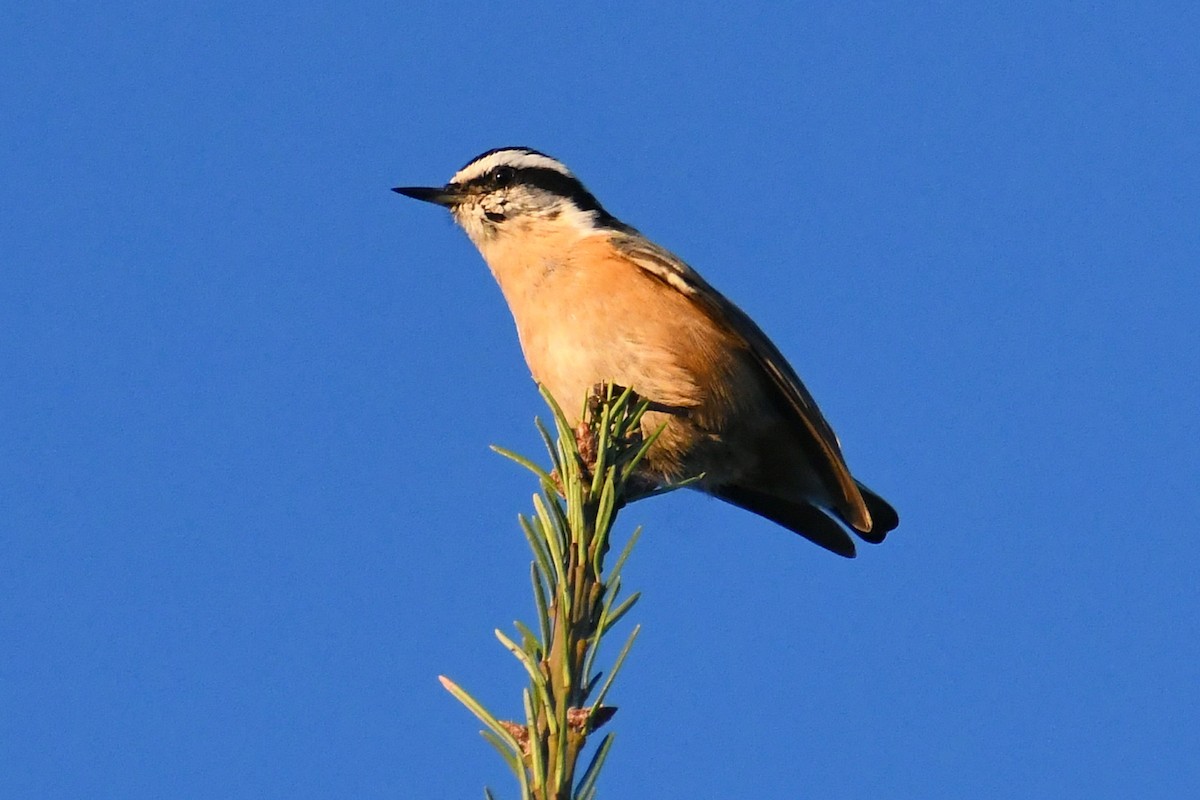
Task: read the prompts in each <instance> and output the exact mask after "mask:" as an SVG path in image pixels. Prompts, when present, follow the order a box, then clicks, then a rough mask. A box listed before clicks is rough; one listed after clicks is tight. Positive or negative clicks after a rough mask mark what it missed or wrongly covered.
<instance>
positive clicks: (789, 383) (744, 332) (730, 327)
mask: <svg viewBox="0 0 1200 800" xmlns="http://www.w3.org/2000/svg"><path fill="white" fill-rule="evenodd" d="M613 241H614V244H616V246H617V247H618V248H619V249H620V250H621V251H622V252H623V253H624V254H625V255H626V256H627V257H628V258H629V259H630V260H631V261H632V262H633V263H634V264H636V265H637V266H638V267H640V268H641V269H643V270H645V271H646V272H647V273H649V274H650V275H652V276H653V277H655V278H657V279H658V280H661V281H662V282H663V283H665V284H667V285H668V286H670V287H671V288H672V289H674V290H676V291H678V292H681V293H683V294H684V295H686V296H687V297H689V298H690V299H691V300H692V301H693V302H695V303H696V305H697V306H698V307H699V308H701V309H702V310H703V311H704V312H705V313H706V314H707V315H708V317H709V318H710V319H712V320H713V322H715V323H716V324H718V325H720V326H721V327H722V328H724V329H725V330H727V331H729V332H730V333H732V334H733V335H734V336H735V337H736V338H739V339H741V340H742V341H743V342H745V343H746V348H747V350H748V351H749V352H750V353H751V354H752V355H753V357H754V359H755V360H756V361H757V362H758V364H759V365H760V366H761V367H762V368H763V370H764V371H765V372H766V373H767V374H768V375H770V376H771V379H772V382H773V383H774V385H775V387H776V388H777V389H778V390H779V392H780V393H781V394H782V395H783V397H784V398H785V399H786V401H787V403H788V405H790V406H791V408H792V409H793V410H794V411H795V412H796V416H797V417H798V418H799V420H800V422H801V423H802V424H801V426H800V428H801V430H803V431H804V432H806V433H807V434H808V435H807V437H804V438H805V441H804V444H805V447H806V449H807V450H808V452H809V456H810V458H811V461H812V463H813V466H814V467H815V468H816V469H817V471H818V473H819V474H820V475H821V479H822V481H823V482H824V483H825V485H826V486H827V487H828V488H829V490H830V492H831V493H832V494H833V496H834V498H835V499H837V500H840V502H838V503H837V505H838V511H840V512H841V513H842V515H843V516H844V517H845V519H846V521H847V522H849V523H850V524H851V525H852V526H853V527H854V528H856V529H858V530H860V531H870V530H871V514H870V512H869V511H868V510H867V505H866V503H865V502H864V500H863V496H862V493H861V492H859V490H858V485H857V484H856V483H855V481H854V478H853V477H852V476H851V475H850V469H849V467H847V466H846V461H845V459H844V458H843V457H842V449H841V445H840V444H839V443H838V439H837V435H836V434H835V433H834V432H833V429H832V428H831V427H829V423H828V422H826V421H825V417H824V416H822V415H821V411H820V409H818V408H817V403H816V401H815V400H814V399H813V396H812V395H811V394H809V392H808V389H806V388H805V387H804V383H803V382H802V381H801V380H800V376H799V375H797V374H796V371H795V370H794V369H792V366H791V365H790V364H789V363H788V362H787V359H785V358H784V357H783V354H782V353H780V352H779V348H777V347H776V346H775V345H774V344H773V343H772V342H771V340H770V339H768V338H767V335H766V334H765V333H763V332H762V329H761V328H759V327H758V325H756V324H755V323H754V320H752V319H750V317H749V316H747V315H746V313H745V312H744V311H742V310H741V309H740V308H738V307H737V306H735V305H734V304H733V303H731V302H730V301H729V300H727V299H726V298H725V297H724V295H722V294H721V293H720V292H718V291H717V290H716V289H714V288H713V287H712V286H710V285H709V284H708V282H707V281H705V280H704V279H703V278H701V277H700V275H699V274H697V272H696V271H695V270H694V269H692V268H691V267H689V266H688V265H687V264H686V263H684V262H683V261H682V260H680V259H679V258H677V257H676V256H675V255H674V254H672V253H671V252H670V251H668V250H664V249H663V248H661V247H659V246H658V245H656V244H654V243H652V242H650V241H649V240H648V239H646V238H645V237H643V236H641V235H640V234H636V233H634V234H617V235H615V236H614V237H613Z"/></svg>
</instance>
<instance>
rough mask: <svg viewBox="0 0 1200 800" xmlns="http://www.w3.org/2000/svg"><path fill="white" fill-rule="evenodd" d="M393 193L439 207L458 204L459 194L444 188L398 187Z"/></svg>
mask: <svg viewBox="0 0 1200 800" xmlns="http://www.w3.org/2000/svg"><path fill="white" fill-rule="evenodd" d="M392 191H393V192H395V193H396V194H402V195H404V196H405V197H411V198H412V199H414V200H423V201H425V202H426V203H434V204H436V205H439V206H447V207H449V206H452V205H454V204H455V203H456V202H458V194H457V193H455V192H453V191H450V190H448V189H446V188H445V187H442V186H397V187H396V188H395V189H392Z"/></svg>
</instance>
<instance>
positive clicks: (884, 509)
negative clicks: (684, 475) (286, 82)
mask: <svg viewBox="0 0 1200 800" xmlns="http://www.w3.org/2000/svg"><path fill="white" fill-rule="evenodd" d="M858 489H859V491H860V492H862V496H863V500H864V501H865V502H866V504H867V510H868V511H870V512H871V523H872V524H871V529H870V530H868V531H860V530H857V529H855V528H853V527H850V530H853V531H854V532H855V533H857V534H858V535H859V536H860V537H862V539H863V540H864V541H867V542H870V543H871V544H878V543H880V542H882V541H883V538H884V537H885V536H886V535H887V533H888V531H890V530H892V529H893V528H895V527H896V526H897V525H899V524H900V517H899V516H898V515H897V514H896V511H895V509H893V508H892V507H891V505H889V504H888V502H887V501H886V500H884V499H883V498H882V497H880V496H879V495H877V494H875V493H874V492H872V491H871V490H870V489H868V488H867V487H865V486H863V485H862V484H861V483H859V484H858ZM709 491H711V492H712V494H713V496H714V497H718V498H720V499H722V500H724V501H725V502H727V503H732V504H733V505H735V506H738V507H739V508H744V509H746V510H747V511H751V512H753V513H755V514H758V515H759V516H762V517H766V518H767V519H769V520H771V521H772V522H775V523H778V524H780V525H782V526H783V527H785V528H787V529H788V530H790V531H792V532H793V533H798V534H800V535H801V536H803V537H804V538H805V539H808V540H809V541H810V542H812V543H814V544H818V545H820V546H821V547H824V548H825V549H826V550H829V551H830V552H833V553H837V554H838V555H839V556H844V557H846V558H854V555H855V548H854V540H853V539H851V538H850V535H849V534H848V533H847V532H846V528H845V527H843V525H844V524H845V520H843V519H842V518H841V516H840V515H838V514H837V512H835V511H828V510H826V509H824V508H821V507H820V506H816V505H813V504H812V503H807V502H804V501H795V500H787V499H784V498H782V497H776V496H775V495H772V494H766V493H764V492H758V491H755V490H753V489H747V488H745V487H743V486H721V487H719V488H716V489H710V490H709ZM847 527H849V526H847Z"/></svg>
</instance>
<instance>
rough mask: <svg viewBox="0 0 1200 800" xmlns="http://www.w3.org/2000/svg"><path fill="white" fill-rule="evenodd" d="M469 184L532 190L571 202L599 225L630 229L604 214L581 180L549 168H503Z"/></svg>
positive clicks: (489, 172)
mask: <svg viewBox="0 0 1200 800" xmlns="http://www.w3.org/2000/svg"><path fill="white" fill-rule="evenodd" d="M468 184H469V185H472V186H478V187H480V188H482V189H484V190H485V191H487V190H492V189H499V188H503V187H505V186H517V185H521V186H529V187H531V188H534V189H540V190H541V191H543V192H546V193H547V194H552V195H555V196H557V197H561V198H563V199H565V200H568V201H570V202H571V204H572V205H574V206H575V207H576V208H578V209H579V210H580V211H591V212H595V214H596V221H597V222H598V223H599V224H600V225H603V226H608V227H613V228H617V229H622V230H624V229H626V228H627V227H628V226H626V225H624V223H622V222H620V221H618V220H617V219H616V218H615V217H613V216H612V215H611V214H609V213H608V212H607V211H605V210H604V207H603V206H601V205H600V202H599V201H598V200H597V199H596V197H595V195H593V194H592V193H591V192H589V191H588V190H587V189H585V188H584V186H583V184H582V183H580V182H579V179H578V178H575V177H573V176H571V175H564V174H563V173H561V172H559V171H558V170H556V169H551V168H550V167H512V166H510V165H507V164H501V165H500V166H498V167H496V168H494V169H492V170H490V171H488V172H487V173H485V174H484V175H480V176H479V177H478V178H475V179H473V180H471V181H469V182H468Z"/></svg>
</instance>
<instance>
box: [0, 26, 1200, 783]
mask: <svg viewBox="0 0 1200 800" xmlns="http://www.w3.org/2000/svg"><path fill="white" fill-rule="evenodd" d="M1115 5H1116V7H1112V6H1104V5H1089V4H1077V3H1058V2H1051V3H1037V4H1006V5H1003V6H994V5H978V4H857V3H856V4H846V3H837V4H825V5H806V6H805V7H802V8H799V9H793V10H784V9H779V8H774V7H772V8H767V7H762V8H747V7H734V6H731V5H730V4H727V3H722V4H707V3H687V4H661V5H659V6H657V7H655V8H645V7H642V6H640V5H638V6H634V5H632V4H631V5H629V6H624V7H622V6H617V5H606V6H603V7H601V6H597V7H594V8H592V9H590V10H580V11H572V12H570V13H569V14H568V13H567V12H566V11H565V10H564V8H563V7H560V6H558V5H555V4H525V5H522V6H521V7H520V8H519V10H518V9H516V8H514V7H511V6H510V7H507V8H504V9H502V8H501V7H500V6H496V7H494V8H491V9H483V8H478V9H475V8H469V7H462V6H451V5H447V4H437V5H434V4H429V5H428V6H426V5H418V4H411V3H409V4H392V3H375V4H360V5H359V6H358V7H357V8H355V9H353V10H350V9H347V8H344V7H342V6H340V5H338V4H332V3H329V4H313V3H300V4H293V5H290V6H287V7H284V6H281V5H279V4H277V3H276V4H260V3H255V2H249V3H236V4H235V3H209V4H205V5H204V7H203V9H201V10H186V9H183V8H156V7H153V6H149V5H145V4H103V5H100V6H97V5H96V4H32V3H18V4H17V5H16V6H15V7H11V8H9V9H8V11H7V12H6V14H5V24H4V25H3V26H0V117H2V118H3V120H4V121H3V125H2V128H0V130H2V132H3V136H2V138H3V140H4V146H3V148H0V174H2V175H3V181H0V205H2V209H3V210H2V213H0V245H2V252H3V253H4V257H3V262H4V265H3V283H2V286H3V289H2V291H0V319H2V320H3V323H2V324H3V331H4V335H3V336H2V337H0V376H2V380H0V419H2V420H3V423H2V424H0V564H3V568H2V569H0V643H2V644H0V795H2V796H4V797H13V798H18V797H30V798H34V797H36V798H58V797H62V798H76V797H90V798H109V797H111V798H140V797H147V798H150V797H176V798H191V797H195V798H209V797H246V798H270V797H280V798H282V797H287V798H301V797H305V798H306V797H313V798H317V797H363V798H373V797H379V798H384V797H479V796H481V794H480V789H481V787H482V786H483V785H484V784H485V783H486V784H489V785H491V786H493V787H494V788H496V789H497V790H498V791H499V793H500V794H501V796H507V797H512V796H514V795H515V788H514V785H513V782H512V780H511V778H510V777H509V776H508V775H507V773H506V770H505V769H504V767H503V765H502V764H501V762H500V761H499V759H498V758H497V757H496V756H495V754H494V753H493V752H491V750H490V748H488V747H487V745H486V744H485V743H484V742H483V741H482V740H481V739H479V737H478V735H477V734H476V730H477V728H478V726H477V725H476V723H475V721H474V720H473V719H472V718H471V717H469V716H468V714H467V713H466V712H465V711H463V710H462V709H461V708H460V707H458V705H457V704H456V703H455V702H454V701H453V699H452V698H450V697H449V696H448V695H447V694H446V693H445V692H444V691H443V690H442V689H441V687H440V686H439V685H438V683H437V681H436V677H435V676H436V675H437V674H439V673H446V674H449V675H451V676H452V677H454V678H455V679H456V680H458V681H459V682H460V683H462V684H463V685H464V686H467V687H468V688H470V689H471V690H473V691H474V692H475V693H476V694H477V695H478V696H480V697H481V698H483V699H484V700H485V701H487V702H488V703H489V704H491V705H492V706H493V707H495V708H496V710H497V711H498V712H500V713H509V714H511V715H516V714H517V713H518V711H519V705H518V703H519V700H518V698H519V695H518V692H519V687H520V686H521V685H522V677H521V672H520V669H519V667H518V666H517V665H516V663H515V662H513V661H512V660H511V658H510V657H509V656H508V655H507V653H505V652H504V651H503V650H502V648H501V647H500V646H499V644H498V643H496V642H495V640H494V639H493V638H492V634H491V630H492V629H493V628H494V627H507V626H508V625H509V624H510V621H511V620H512V619H514V618H518V617H519V618H524V619H529V618H530V617H531V616H532V608H531V605H532V604H531V602H530V599H529V597H528V588H527V586H528V584H527V569H528V556H527V553H526V550H525V544H524V541H523V539H522V537H521V534H520V532H519V530H518V528H517V526H516V523H515V519H516V514H517V513H518V512H522V511H525V510H527V509H528V508H529V505H530V503H529V495H530V493H531V492H532V490H533V488H534V487H533V485H532V483H531V481H530V480H529V479H528V478H527V476H526V475H525V474H523V473H522V472H521V471H520V470H519V469H517V468H515V467H514V466H512V465H511V464H509V463H507V462H505V461H504V460H502V459H500V458H499V457H497V456H495V455H494V454H492V453H490V452H489V450H488V447H487V445H488V444H489V443H492V442H496V443H500V444H503V445H505V446H509V447H512V448H515V449H517V450H521V451H525V452H528V453H530V454H536V453H537V452H538V447H539V445H538V442H537V438H536V434H535V431H534V428H533V426H532V418H533V417H534V415H536V414H542V413H543V409H542V407H541V404H540V401H539V399H538V396H537V394H536V391H535V389H534V387H533V385H532V383H531V382H530V380H529V378H528V372H527V370H526V368H525V366H524V363H523V361H522V359H521V356H520V351H519V349H518V346H517V342H516V336H515V334H514V332H513V329H512V324H511V321H510V319H509V317H508V313H507V310H506V308H505V307H504V304H503V301H502V298H501V296H500V293H499V291H498V290H497V288H496V287H495V285H494V284H493V282H492V279H491V278H490V276H489V275H488V274H487V271H486V269H485V268H484V266H483V264H482V262H481V260H480V259H479V258H478V256H477V255H476V253H475V252H474V250H473V249H472V248H471V246H470V244H469V243H468V242H467V240H466V238H465V237H464V236H463V235H462V234H461V232H459V231H457V230H456V229H455V228H454V227H453V225H452V224H451V223H450V221H449V219H448V217H446V215H444V214H442V213H440V212H439V211H438V210H437V209H433V208H430V207H425V206H421V205H419V204H416V203H413V202H411V201H407V200H404V199H402V198H398V197H397V196H395V195H394V194H392V193H391V192H389V191H388V188H389V187H391V186H394V185H411V184H423V183H440V182H442V181H445V180H446V179H447V178H448V177H449V176H450V175H451V174H452V173H453V172H454V170H455V169H457V168H458V167H459V166H461V165H462V164H463V163H464V162H466V161H467V160H468V159H470V158H471V157H472V156H474V155H475V154H477V153H479V152H481V151H483V150H485V149H488V148H491V147H495V146H499V145H512V144H522V145H529V146H533V147H536V148H538V149H541V150H544V151H546V152H548V153H551V154H553V155H555V156H557V157H559V158H561V159H562V160H564V161H565V162H566V163H567V164H569V165H570V166H571V167H572V168H573V169H574V170H575V172H576V173H577V174H578V175H579V176H580V177H581V178H582V179H583V180H584V181H585V182H586V183H587V184H588V185H589V187H590V188H591V189H592V190H593V191H594V192H595V193H596V195H597V196H598V197H599V198H600V199H601V200H602V202H604V203H605V205H606V206H607V207H608V209H609V210H610V211H612V212H613V213H615V214H616V215H617V216H619V217H621V218H622V219H624V220H626V221H628V222H630V223H631V224H634V225H636V226H637V227H639V228H640V229H642V230H643V231H644V232H645V233H647V234H648V235H650V236H652V237H653V238H655V239H656V240H657V241H659V242H661V243H662V244H664V245H666V246H667V247H669V248H671V249H672V250H674V251H675V252H676V253H678V254H679V255H681V256H682V257H684V258H685V259H687V260H688V261H689V262H690V263H691V264H692V265H693V266H695V267H696V268H697V269H698V270H699V271H700V272H701V273H702V274H704V275H705V277H706V278H708V279H709V280H710V281H711V282H712V283H713V284H715V285H716V286H718V287H719V288H720V289H721V290H722V291H723V292H725V293H726V294H727V295H728V296H729V297H730V298H731V299H733V300H734V301H735V302H737V303H739V304H740V305H741V306H742V307H743V308H744V309H746V310H747V311H748V312H749V313H751V314H752V315H753V316H754V317H755V318H756V319H757V320H758V321H759V323H760V324H761V326H762V327H763V328H764V329H765V330H766V331H767V332H768V333H769V334H770V335H771V337H772V338H773V339H774V340H775V342H776V343H777V344H778V345H779V347H780V349H781V350H782V351H783V352H784V353H786V354H787V355H788V357H789V358H790V359H791V360H792V362H793V364H794V365H795V367H796V368H797V370H798V371H799V373H800V374H801V375H802V376H803V377H804V379H805V381H806V382H807V384H808V386H809V388H810V389H811V390H812V392H813V393H814V394H815V396H816V397H817V399H818V400H819V401H820V403H821V405H822V408H823V409H824V411H825V413H826V416H827V417H828V418H829V419H830V421H831V422H832V424H833V426H834V427H835V428H836V430H837V431H838V433H839V435H840V437H841V439H842V441H843V444H844V448H845V450H846V453H847V457H848V459H849V462H850V464H851V466H852V468H853V469H854V470H855V472H856V474H858V475H859V476H860V477H862V479H863V480H864V481H866V482H867V483H869V484H871V485H872V486H873V487H875V488H877V489H878V490H879V491H880V492H881V493H882V494H883V495H884V496H886V497H887V498H888V499H890V500H891V501H892V502H893V503H894V504H895V505H896V507H897V508H898V509H899V511H900V514H901V520H902V522H901V527H900V529H899V530H897V531H896V532H895V533H894V534H893V535H892V536H891V537H889V539H888V541H887V542H886V543H885V544H883V545H881V546H879V547H869V546H868V547H864V548H862V552H861V555H860V557H859V558H858V559H857V560H855V561H844V560H841V559H838V558H836V557H834V556H831V555H829V554H827V553H825V552H823V551H821V550H819V549H818V548H816V547H813V546H812V545H809V544H808V543H806V542H804V541H803V540H801V539H799V538H797V537H795V536H792V535H790V534H788V533H786V532H785V531H783V530H782V529H779V528H777V527H775V526H772V525H771V524H770V523H768V522H766V521H764V520H761V519H759V518H756V517H754V516H752V515H749V514H746V513H744V512H739V511H737V510H736V509H733V508H731V507H727V506H724V505H722V504H720V503H717V502H715V501H711V500H708V499H707V498H704V497H702V496H699V495H696V494H692V493H679V494H677V495H672V496H670V497H667V498H663V499H660V500H656V501H651V502H647V503H643V504H638V505H635V506H633V507H631V508H629V509H628V510H626V511H625V512H624V514H623V516H622V526H623V527H622V530H623V531H625V532H627V531H628V530H629V529H631V528H632V526H633V525H635V524H644V525H645V526H646V533H645V535H644V537H643V539H642V542H641V543H640V545H639V547H638V550H637V551H636V552H635V554H634V558H633V560H632V562H631V563H630V565H629V567H628V568H627V570H626V584H627V585H628V586H630V587H632V588H636V589H640V590H641V591H643V592H644V597H643V600H642V602H641V603H640V604H639V606H638V608H637V609H636V610H635V612H634V613H633V614H632V615H631V617H632V618H633V619H635V620H636V621H639V622H641V623H642V624H643V632H642V635H641V637H640V639H639V641H638V644H637V646H636V648H635V649H634V652H633V654H632V656H631V658H630V661H629V662H628V663H627V665H626V668H625V671H624V672H623V674H622V676H621V680H620V681H619V682H618V685H617V687H616V690H615V693H614V695H613V697H612V700H613V702H614V703H616V704H617V705H618V706H619V707H620V712H619V713H618V715H617V716H616V718H615V720H614V722H613V723H612V726H613V729H614V730H616V732H617V739H616V744H615V748H614V750H613V752H612V755H611V758H610V759H609V764H608V767H607V770H606V774H605V775H604V777H603V778H602V782H601V789H602V793H603V794H604V796H608V797H655V798H677V797H678V798H683V797H767V798H774V797H778V798H794V797H820V798H860V797H867V796H871V797H882V798H941V797H945V798H960V797H978V798H987V797H996V798H1007V797H1089V798H1106V797H1113V798H1117V797H1122V798H1123V797H1129V796H1138V797H1186V796H1194V795H1196V794H1197V792H1200V760H1198V759H1197V758H1196V753H1197V752H1200V630H1198V628H1200V625H1198V623H1197V619H1198V615H1200V576H1198V574H1197V572H1198V570H1197V567H1196V558H1195V539H1196V520H1197V518H1198V517H1200V500H1198V499H1197V490H1196V486H1197V476H1198V475H1200V444H1198V440H1200V428H1198V425H1197V422H1196V418H1197V417H1196V409H1197V407H1198V405H1200V397H1198V395H1200V391H1198V388H1200V387H1198V383H1200V379H1198V377H1197V376H1198V373H1200V370H1198V367H1200V358H1198V357H1197V351H1198V348H1200V336H1198V335H1197V333H1198V330H1200V326H1198V323H1197V312H1198V311H1200V299H1198V298H1200V279H1198V277H1197V272H1198V270H1197V266H1198V265H1200V224H1198V221H1200V190H1198V188H1197V187H1200V145H1198V144H1197V141H1198V140H1197V133H1196V132H1197V130H1200V99H1198V98H1200V55H1198V54H1200V49H1198V48H1197V47H1196V42H1197V41H1200V24H1198V23H1200V14H1198V12H1197V10H1196V6H1195V5H1194V4H1185V3H1179V4H1165V3H1164V4H1143V3H1136V4H1135V3H1127V4H1115ZM622 535H624V534H622Z"/></svg>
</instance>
